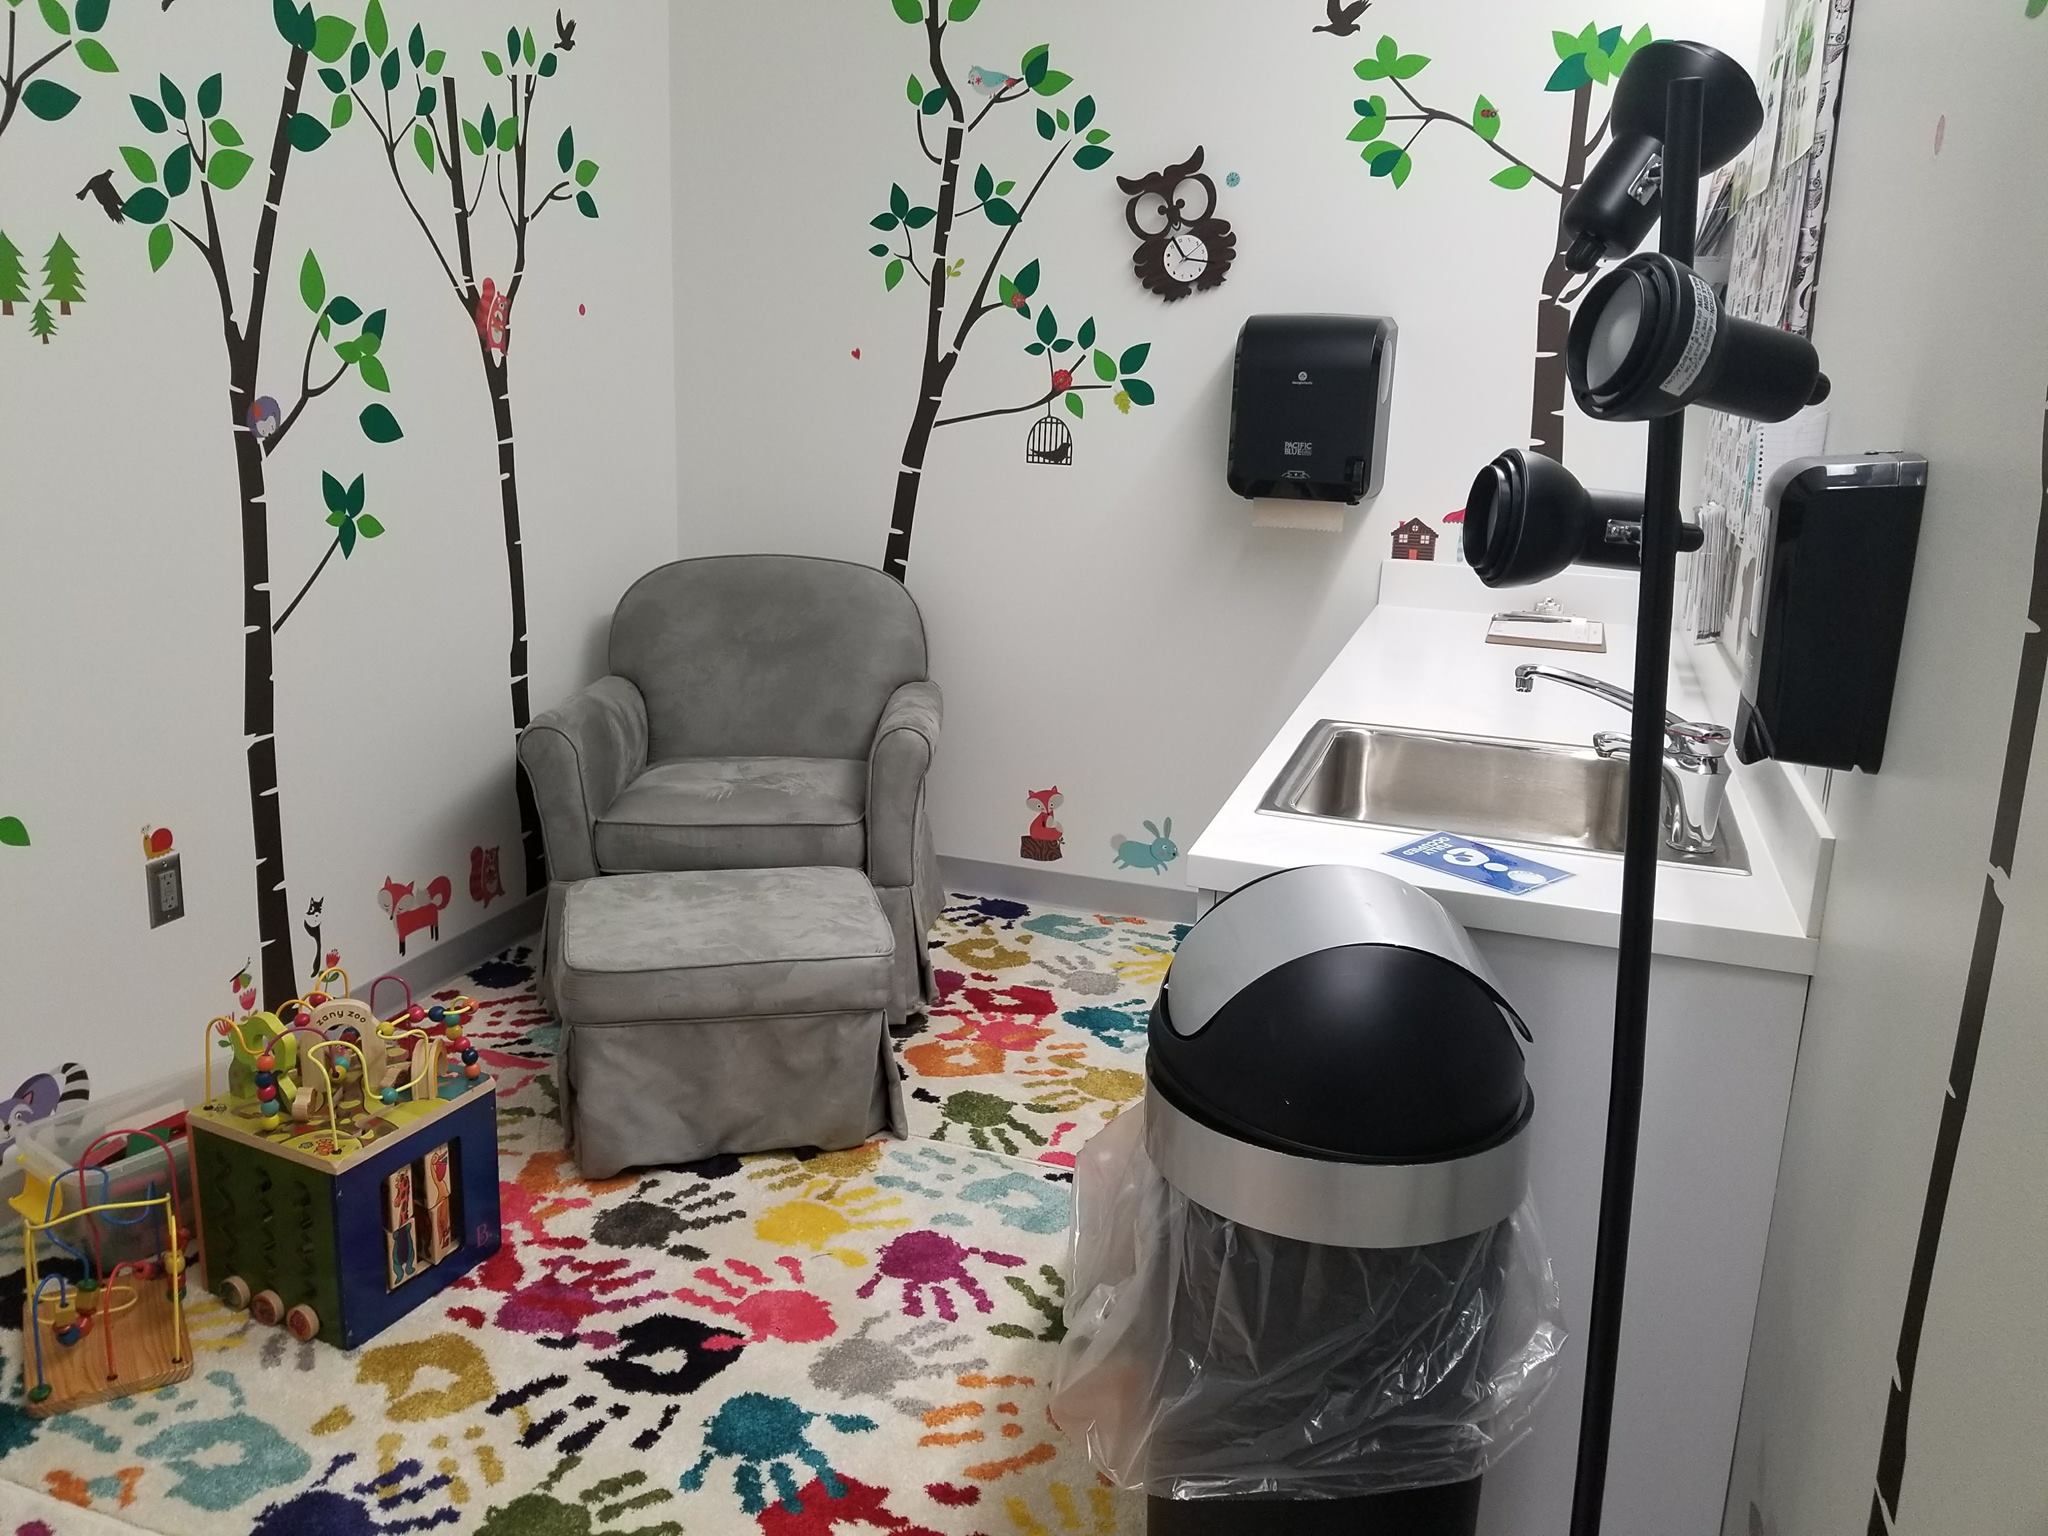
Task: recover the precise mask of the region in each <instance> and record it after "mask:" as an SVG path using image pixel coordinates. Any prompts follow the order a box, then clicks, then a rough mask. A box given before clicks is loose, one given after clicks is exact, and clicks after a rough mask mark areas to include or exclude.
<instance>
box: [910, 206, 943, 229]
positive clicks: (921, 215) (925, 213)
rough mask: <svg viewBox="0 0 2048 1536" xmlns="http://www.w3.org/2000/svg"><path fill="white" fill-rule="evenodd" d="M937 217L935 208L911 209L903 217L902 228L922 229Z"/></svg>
mask: <svg viewBox="0 0 2048 1536" xmlns="http://www.w3.org/2000/svg"><path fill="white" fill-rule="evenodd" d="M938 216H939V212H938V210H937V209H936V208H913V209H911V210H910V212H908V213H906V214H905V215H904V216H903V227H904V228H905V229H923V228H924V227H925V225H927V224H929V223H931V221H932V220H933V219H935V218H937V217H938Z"/></svg>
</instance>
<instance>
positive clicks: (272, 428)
mask: <svg viewBox="0 0 2048 1536" xmlns="http://www.w3.org/2000/svg"><path fill="white" fill-rule="evenodd" d="M283 420H284V416H283V414H282V413H281V412H280V411H279V410H278V408H277V402H276V401H275V400H273V399H271V397H270V396H268V395H258V396H257V397H256V403H255V404H254V405H252V406H250V407H249V430H250V431H251V432H254V433H255V434H256V441H257V442H259V443H260V442H262V441H263V440H264V439H265V438H266V437H269V436H270V435H271V434H273V433H274V432H276V431H277V428H278V423H280V422H281V421H283Z"/></svg>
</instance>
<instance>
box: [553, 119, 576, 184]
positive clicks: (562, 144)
mask: <svg viewBox="0 0 2048 1536" xmlns="http://www.w3.org/2000/svg"><path fill="white" fill-rule="evenodd" d="M555 163H556V164H557V165H559V166H561V168H562V172H563V174H564V175H567V174H568V171H569V167H570V166H572V165H574V164H575V163H576V130H575V129H574V128H564V129H563V130H562V136H561V138H559V139H557V140H556V141H555Z"/></svg>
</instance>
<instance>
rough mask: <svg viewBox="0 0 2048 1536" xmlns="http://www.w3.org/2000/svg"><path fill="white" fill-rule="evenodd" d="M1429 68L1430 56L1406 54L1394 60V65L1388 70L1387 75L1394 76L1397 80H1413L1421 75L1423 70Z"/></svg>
mask: <svg viewBox="0 0 2048 1536" xmlns="http://www.w3.org/2000/svg"><path fill="white" fill-rule="evenodd" d="M1428 67H1429V55H1428V54H1426V53H1404V54H1402V55H1401V57H1399V58H1398V59H1396V60H1394V62H1393V65H1392V66H1391V67H1390V68H1389V69H1388V70H1387V73H1388V74H1390V75H1392V76H1393V77H1394V78H1395V79H1396V80H1413V79H1414V78H1415V77H1416V76H1417V75H1419V74H1421V73H1422V72H1423V70H1425V69H1427V68H1428Z"/></svg>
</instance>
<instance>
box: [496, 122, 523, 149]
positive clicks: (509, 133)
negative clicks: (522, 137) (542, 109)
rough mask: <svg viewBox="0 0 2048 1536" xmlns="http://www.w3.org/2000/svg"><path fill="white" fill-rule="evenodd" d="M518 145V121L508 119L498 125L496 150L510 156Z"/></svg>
mask: <svg viewBox="0 0 2048 1536" xmlns="http://www.w3.org/2000/svg"><path fill="white" fill-rule="evenodd" d="M518 143H519V119H518V118H516V117H508V118H506V119H505V121H503V122H502V123H500V124H498V148H500V149H502V150H503V151H505V153H507V154H510V153H511V152H512V150H513V147H514V146H515V145H517V144H518Z"/></svg>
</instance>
